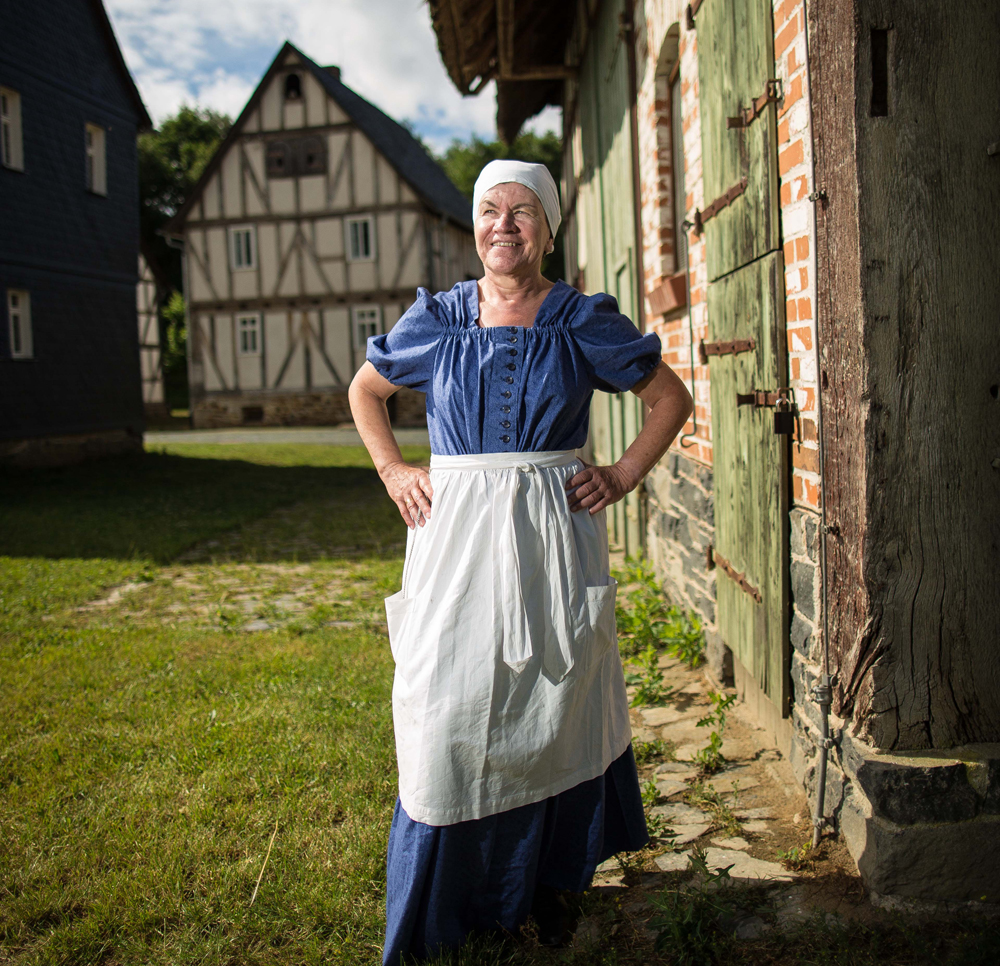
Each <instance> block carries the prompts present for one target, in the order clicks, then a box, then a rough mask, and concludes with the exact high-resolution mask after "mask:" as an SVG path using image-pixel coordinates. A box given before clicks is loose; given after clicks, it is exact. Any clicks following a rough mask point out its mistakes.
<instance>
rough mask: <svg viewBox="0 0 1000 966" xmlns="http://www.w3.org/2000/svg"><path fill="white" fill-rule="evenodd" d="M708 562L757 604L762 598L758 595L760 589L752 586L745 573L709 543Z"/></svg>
mask: <svg viewBox="0 0 1000 966" xmlns="http://www.w3.org/2000/svg"><path fill="white" fill-rule="evenodd" d="M707 557H708V563H709V564H710V565H711V566H710V567H709V569H711V567H712V566H715V567H718V568H719V570H721V571H722V572H723V573H724V574H725V575H726V576H727V577H728V578H729V579H730V580H731V581H733V583H734V584H736V586H737V587H739V588H740V590H742V591H743V592H744V593H746V594H749V595H750V596H751V597H752V598H753V599H754V600H755V601H757V603H758V604H759V603H760V602H761V601H762V600H763V598H762V597H761V595H760V591H759V590H758V589H757V588H756V587H754V585H753V584H751V583H750V581H749V580H747V575H746V574H741V573H740V572H739V571H738V570H737V569H736V568H735V567H734V566H733V565H732V564H731V563H730V562H729V561H728V560H726V558H725V557H723V556H722V554H721V553H719V551H718V550H716V549H715V548H714V547H712V546H711V545H709V547H708V553H707Z"/></svg>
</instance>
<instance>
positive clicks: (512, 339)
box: [507, 335, 517, 343]
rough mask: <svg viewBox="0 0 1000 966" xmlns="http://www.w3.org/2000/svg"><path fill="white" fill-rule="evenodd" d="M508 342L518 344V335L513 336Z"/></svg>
mask: <svg viewBox="0 0 1000 966" xmlns="http://www.w3.org/2000/svg"><path fill="white" fill-rule="evenodd" d="M507 341H508V342H511V343H514V342H517V336H516V335H512V336H511V337H510V338H509V339H508V340H507Z"/></svg>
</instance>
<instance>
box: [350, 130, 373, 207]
mask: <svg viewBox="0 0 1000 966" xmlns="http://www.w3.org/2000/svg"><path fill="white" fill-rule="evenodd" d="M351 142H352V143H351V147H352V149H353V151H354V203H355V205H358V206H362V207H363V206H365V205H371V204H374V203H375V149H374V148H373V147H372V145H371V142H370V141H369V140H368V138H366V137H365V136H364V135H362V134H361V133H360V132H359V131H355V132H353V134H352V136H351Z"/></svg>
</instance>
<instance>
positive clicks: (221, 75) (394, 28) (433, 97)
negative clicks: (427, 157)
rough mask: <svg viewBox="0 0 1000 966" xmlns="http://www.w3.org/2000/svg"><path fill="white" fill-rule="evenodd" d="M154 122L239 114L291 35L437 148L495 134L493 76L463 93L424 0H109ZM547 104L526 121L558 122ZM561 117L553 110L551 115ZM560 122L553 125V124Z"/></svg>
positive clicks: (541, 126) (541, 125) (537, 126)
mask: <svg viewBox="0 0 1000 966" xmlns="http://www.w3.org/2000/svg"><path fill="white" fill-rule="evenodd" d="M105 5H106V7H107V9H108V13H109V14H110V16H111V19H112V22H113V23H114V26H115V30H116V32H117V34H118V39H119V42H120V43H121V45H122V50H123V52H124V55H125V59H126V61H127V62H128V65H129V67H130V68H131V70H132V72H133V75H134V76H135V79H136V83H137V84H138V86H139V90H140V91H141V92H142V95H143V98H144V99H145V102H146V106H147V108H148V109H149V111H150V113H151V114H152V115H153V119H154V122H159V121H161V120H162V119H163V118H164V117H166V116H168V115H169V114H172V113H174V112H175V111H176V110H177V109H178V108H179V107H180V106H181V105H182V104H185V103H187V104H198V105H200V106H204V107H211V108H214V109H215V110H219V111H225V112H226V113H229V114H233V115H235V114H236V113H237V112H238V111H239V110H240V108H242V106H243V104H244V103H245V102H246V100H247V98H248V97H249V96H250V93H251V92H252V91H253V89H254V87H255V86H256V84H257V82H258V81H259V80H260V77H261V76H262V75H263V73H264V70H265V69H266V67H267V65H268V64H269V63H270V61H271V59H272V58H273V57H274V55H275V54H276V53H277V51H278V49H279V48H280V47H281V44H282V42H283V41H284V40H286V39H288V40H290V41H291V42H292V43H293V44H295V45H296V46H297V47H299V48H300V49H301V50H302V51H303V53H305V54H307V55H308V56H310V57H312V58H313V59H314V60H316V61H318V62H319V63H321V64H323V65H327V64H338V65H339V66H340V68H341V70H342V72H343V79H344V82H345V83H346V84H347V85H348V86H349V87H351V88H353V89H354V90H356V91H357V92H358V93H359V94H361V95H362V96H364V97H366V98H368V99H369V100H371V101H372V102H373V103H375V104H377V105H378V106H379V107H380V108H381V109H382V110H384V111H385V112H386V113H388V114H390V115H391V116H393V117H395V118H396V119H397V120H403V119H404V118H405V119H409V120H410V121H412V122H413V123H414V126H415V127H416V129H417V131H418V132H419V133H420V134H421V135H422V136H423V137H424V139H425V140H426V141H428V143H430V144H431V145H432V146H433V147H435V148H437V149H440V148H443V147H445V146H447V144H448V142H449V141H450V140H451V138H452V137H461V138H463V139H464V138H467V137H468V136H469V135H470V134H472V133H473V132H475V133H477V134H479V135H480V136H482V137H487V138H492V137H493V136H494V134H495V130H496V127H495V113H496V97H495V93H494V88H493V85H492V84H491V85H489V86H488V88H487V89H484V91H483V92H482V93H481V94H480V95H479V96H478V97H474V98H463V97H461V96H460V95H459V93H458V91H457V90H455V87H454V86H453V85H452V83H451V81H450V79H449V78H448V76H447V74H446V72H445V69H444V66H443V65H442V63H441V59H440V57H439V55H438V50H437V42H436V39H435V37H434V33H433V31H432V29H431V24H430V14H429V12H428V10H427V7H426V5H425V4H424V3H423V2H421V0H339V2H331V0H210V2H205V0H105ZM552 116H553V115H552V111H551V109H550V110H547V111H546V112H544V113H543V114H542V115H540V117H539V118H538V119H537V121H536V122H534V123H532V124H531V125H530V128H531V129H532V130H539V131H541V130H546V129H548V128H549V127H552V126H554V125H553V122H552ZM556 117H557V114H556ZM555 126H556V129H558V126H557V124H556V125H555Z"/></svg>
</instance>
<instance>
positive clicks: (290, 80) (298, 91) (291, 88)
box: [285, 74, 302, 101]
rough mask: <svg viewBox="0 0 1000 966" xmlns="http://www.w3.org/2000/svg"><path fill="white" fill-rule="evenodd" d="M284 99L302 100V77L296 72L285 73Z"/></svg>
mask: <svg viewBox="0 0 1000 966" xmlns="http://www.w3.org/2000/svg"><path fill="white" fill-rule="evenodd" d="M285 100H286V101H300V100H302V78H301V77H299V75H298V74H286V75H285Z"/></svg>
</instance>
